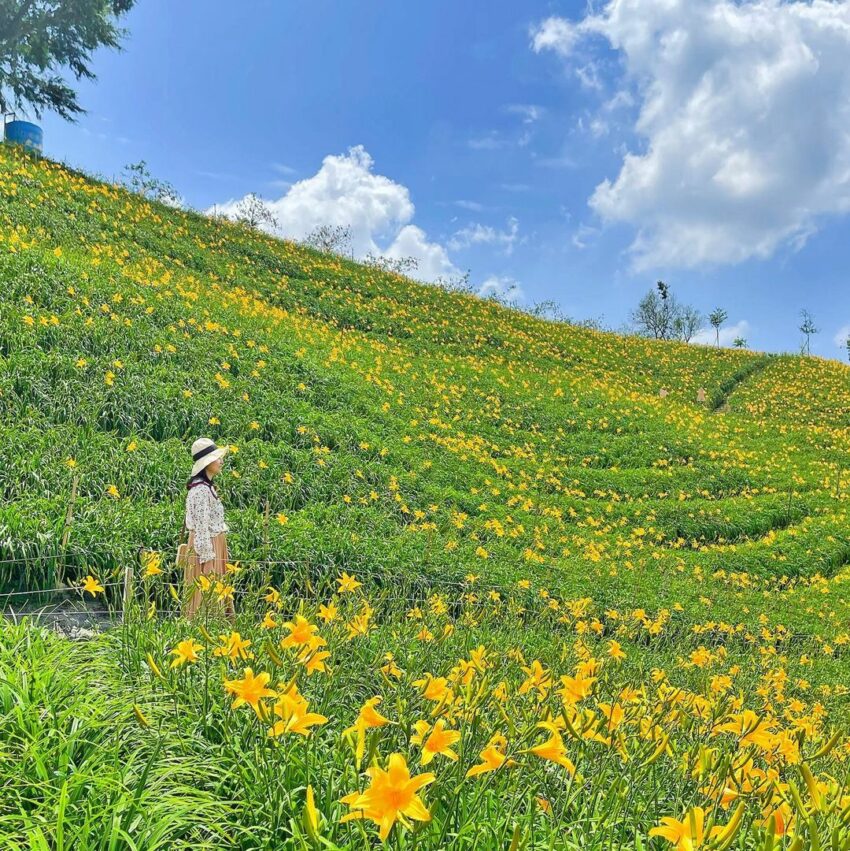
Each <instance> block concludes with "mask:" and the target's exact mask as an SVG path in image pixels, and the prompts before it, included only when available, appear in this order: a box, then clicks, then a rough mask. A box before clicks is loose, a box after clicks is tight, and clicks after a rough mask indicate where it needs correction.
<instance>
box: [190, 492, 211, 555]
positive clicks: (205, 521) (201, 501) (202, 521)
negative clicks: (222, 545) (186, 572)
mask: <svg viewBox="0 0 850 851" xmlns="http://www.w3.org/2000/svg"><path fill="white" fill-rule="evenodd" d="M186 499H187V502H188V504H189V509H190V512H191V518H192V524H193V527H194V528H193V531H194V533H195V539H194V547H195V553H196V554H197V556H198V561H199V562H200V563H201V564H206V563H207V562H208V561H213V560H214V559H215V548H214V547H213V542H212V533H211V531H210V518H211V507H212V500H213V499H215V497H214V496H213V495H212V493H211V491H210V489H209V488H207V487H203V486H200V487H195V488H192V490H190V491H189V496H188V497H187V498H186Z"/></svg>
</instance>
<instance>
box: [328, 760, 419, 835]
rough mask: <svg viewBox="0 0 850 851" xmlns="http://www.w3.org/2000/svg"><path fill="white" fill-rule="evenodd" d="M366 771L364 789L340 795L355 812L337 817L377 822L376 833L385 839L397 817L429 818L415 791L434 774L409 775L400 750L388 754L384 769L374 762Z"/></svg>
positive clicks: (403, 819)
mask: <svg viewBox="0 0 850 851" xmlns="http://www.w3.org/2000/svg"><path fill="white" fill-rule="evenodd" d="M366 774H367V775H368V776H369V778H370V780H371V781H372V782H371V784H370V785H369V787H368V788H367V789H366V791H365V792H362V793H361V792H354V793H352V794H351V795H346V796H345V797H344V798H343V799H342V803H343V804H345V805H346V806H348V807H350V808H351V809H352V810H355V812H353V813H349V814H348V815H346V816H343V817H342V819H340V821H350V820H351V819H360V818H363V819H369V820H370V821H373V822H375V824H377V825H378V826H379V829H378V835H379V836H380V837H381V841H385V840H386V838H387V837H388V836H389V834H390V831H391V830H392V828H393V825H394V824H395V823H396V822H397V821H399V822H401V823H402V824H404V825H405V826H409V821H408V820H409V819H412V820H413V821H430V820H431V814H430V813H429V812H428V810H427V808H426V807H425V805H424V804H423V803H422V800H421V798H420V797H419V795H418V794H417V792H418V791H419V790H420V789H422V788H423V787H425V786H427V785H428V784H429V783H433V781H434V775H433V774H430V773H429V774H419V775H417V776H416V777H411V776H410V770H409V769H408V767H407V762H406V761H405V758H404V756H403V755H402V754H400V753H394V754H391V755H390V758H389V760H388V762H387V768H386V770H384V769H382V768H381V767H380V766H379V765H373V766H372V767H371V768H369V769H367V771H366Z"/></svg>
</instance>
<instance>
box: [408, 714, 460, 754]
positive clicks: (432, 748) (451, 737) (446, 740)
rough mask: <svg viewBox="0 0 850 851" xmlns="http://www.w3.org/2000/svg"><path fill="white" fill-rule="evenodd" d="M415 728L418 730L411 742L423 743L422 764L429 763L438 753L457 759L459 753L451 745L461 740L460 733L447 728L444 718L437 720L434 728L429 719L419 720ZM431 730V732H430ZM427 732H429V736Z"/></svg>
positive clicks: (415, 743)
mask: <svg viewBox="0 0 850 851" xmlns="http://www.w3.org/2000/svg"><path fill="white" fill-rule="evenodd" d="M413 729H414V730H415V731H416V732H415V733H414V735H413V736H411V738H410V742H411V744H414V745H422V765H428V763H429V762H431V760H432V759H434V757H435V756H438V755H439V756H445V757H448V759H450V760H452V761H457V754H456V753H455V752H454V751H453V750H452V748H451V746H452V745H453V744H455V743H457V742H458V741H460V733H459V732H458V731H457V730H447V729H446V722H445V720H444V719H442V718H441V719H440V720H439V721H437V723H436V724H435V725H434V727H433V728H432V727H431V725H430V724H429V723H428V722H427V721H417V722H416V723H415V724H414V725H413ZM429 730H430V734H428V731H429ZM426 734H428V735H427V738H426Z"/></svg>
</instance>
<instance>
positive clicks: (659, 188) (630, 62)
mask: <svg viewBox="0 0 850 851" xmlns="http://www.w3.org/2000/svg"><path fill="white" fill-rule="evenodd" d="M802 5H803V4H799V3H791V4H783V5H780V4H779V3H778V0H754V2H752V3H750V4H748V6H747V7H741V6H739V5H737V4H735V3H733V2H732V0H687V2H686V0H678V2H673V3H672V4H671V3H670V2H668V0H665V2H663V3H662V2H661V0H609V2H607V3H598V4H596V6H597V7H598V8H597V11H596V12H595V13H593V14H591V13H588V9H587V5H586V3H585V2H584V0H580V2H560V3H552V2H535V0H530V1H529V2H525V3H522V4H518V3H515V2H506V0H467V2H464V3H457V2H442V0H429V2H404V3H397V2H396V3H391V2H374V3H354V2H348V0H336V1H335V2H328V0H325V1H324V2H322V0H319V2H310V3H304V2H297V3H296V2H283V0H280V2H276V1H275V0H257V1H256V2H252V3H238V4H235V3H229V2H222V0H182V2H180V3H174V2H173V1H171V0H139V2H138V5H137V7H136V8H135V9H134V10H133V11H132V12H131V14H130V15H129V16H128V17H127V18H126V19H125V26H126V27H127V29H128V32H129V34H128V37H127V39H126V41H125V45H124V48H125V49H124V51H123V52H121V53H116V52H101V53H98V54H97V56H96V59H95V63H94V70H95V71H96V73H97V75H98V81H97V82H96V83H93V84H89V83H85V84H81V86H80V99H81V101H82V103H83V105H84V106H85V107H86V108H87V110H88V113H87V115H85V116H83V117H82V118H81V119H80V120H79V122H78V123H77V124H75V125H73V124H68V123H65V122H63V121H61V120H60V119H58V118H56V117H54V116H49V115H47V116H44V118H43V120H42V122H41V123H42V124H43V126H44V129H45V152H46V154H47V155H48V156H50V157H52V158H54V159H59V160H64V161H67V162H68V163H70V164H72V165H74V166H77V167H80V168H83V169H85V170H87V171H92V172H96V173H99V174H101V175H104V176H106V177H108V178H112V177H113V176H115V177H117V176H119V175H120V173H121V170H122V167H123V166H124V165H125V164H127V163H130V162H136V161H138V160H140V159H144V160H146V161H147V162H148V164H149V167H150V169H151V171H152V172H153V173H154V174H155V175H157V176H159V177H162V178H165V179H167V180H169V181H171V182H172V183H173V184H174V185H175V186H176V188H177V189H178V191H179V192H180V193H181V195H182V196H183V198H184V199H185V200H186V202H187V203H188V204H190V205H191V206H193V207H196V208H199V209H206V208H209V207H210V206H212V205H214V204H217V205H225V208H226V205H227V203H228V202H232V201H234V200H236V199H239V198H241V197H242V196H244V195H245V194H246V193H248V192H252V191H253V192H256V193H258V194H260V195H262V196H263V197H265V198H267V199H269V200H270V201H272V202H275V204H278V202H279V206H277V207H276V209H277V210H278V211H279V213H280V218H281V219H282V221H283V222H284V225H283V228H284V229H285V230H286V231H287V232H288V233H291V234H292V235H294V236H299V235H303V232H304V229H305V228H307V227H308V225H309V224H311V223H315V222H318V221H324V220H330V221H336V222H338V223H342V222H346V223H347V221H348V220H349V219H350V220H351V223H352V224H353V225H354V226H355V231H356V234H357V239H356V242H357V248H358V253H361V254H362V253H364V252H365V250H366V249H367V247H368V248H369V249H370V250H377V251H386V252H388V253H390V254H392V253H396V254H399V253H405V251H406V250H407V249H410V251H409V253H417V252H420V253H421V257H422V260H423V266H424V267H425V269H426V270H431V272H432V275H431V276H432V277H433V274H434V273H435V271H434V270H439V271H441V272H446V273H448V272H449V271H451V270H455V271H457V270H466V269H469V270H470V272H471V280H472V282H473V283H474V284H475V285H476V286H482V285H484V286H485V289H493V288H495V289H499V288H504V287H507V286H510V285H511V283H515V284H516V286H517V287H518V289H517V290H516V291H515V292H517V293H519V294H520V297H521V298H522V300H523V301H524V302H525V303H526V304H534V303H536V302H540V301H543V300H548V299H553V300H555V301H557V302H558V303H559V304H560V305H561V306H562V308H563V310H564V311H565V312H566V313H568V314H569V315H571V316H574V317H576V318H584V317H604V319H605V321H606V322H607V323H608V324H610V325H612V326H614V327H618V326H620V325H621V324H622V323H623V322H624V321H625V320H626V319H627V318H628V315H629V312H630V310H631V309H632V307H633V306H634V305H635V303H636V302H637V301H638V299H639V298H640V296H641V295H642V294H643V293H644V292H645V291H646V290H647V289H648V288H649V287H650V286H651V285H652V284H653V283H654V282H655V280H656V279H657V278H659V277H661V278H663V279H664V280H666V281H667V282H668V283H669V284H670V285H671V286H672V287H673V289H674V291H675V292H676V293H677V294H678V295H679V297H680V298H681V299H683V300H685V301H689V302H691V303H693V304H695V305H696V306H697V307H699V308H700V309H701V310H703V311H704V312H707V311H709V310H710V309H711V308H713V307H715V306H717V305H722V306H724V307H725V308H726V310H727V311H728V313H729V325H730V331H729V338H730V339H731V336H733V335H734V333H736V332H741V333H743V336H745V337H746V338H747V340H748V342H749V344H750V346H751V347H752V348H758V349H765V350H772V351H780V350H796V349H798V348H799V344H800V334H799V332H798V331H797V326H798V325H799V311H800V309H801V308H802V307H807V308H808V309H810V310H811V311H812V313H813V314H814V316H815V319H816V321H817V323H818V325H819V327H820V328H821V329H822V330H821V333H820V334H818V335H817V337H816V338H815V340H814V343H813V351H814V352H816V353H818V354H822V355H824V356H828V357H839V358H842V359H845V360H846V352H843V351H842V350H841V349H839V348H838V346H837V344H836V342H835V340H834V337H835V335H836V334H838V333H839V332H840V331H841V329H842V328H844V327H845V326H850V288H848V287H847V286H846V283H845V281H844V277H845V274H846V269H847V266H848V263H847V260H848V247H847V246H848V245H850V222H848V219H847V217H846V211H847V210H850V186H848V179H850V178H848V176H847V169H848V165H847V164H848V163H850V147H848V146H850V143H848V142H847V140H846V139H844V136H845V135H846V134H845V132H844V130H843V129H842V128H843V127H846V123H845V122H844V119H845V118H847V115H846V114H845V110H848V112H850V71H848V70H844V66H845V65H846V64H847V63H846V62H845V60H844V57H845V56H846V55H847V54H846V48H847V47H848V45H847V44H846V43H844V42H842V38H846V36H841V35H840V34H838V33H839V32H840V27H838V26H837V24H839V23H841V22H847V23H850V9H848V6H850V4H848V3H845V2H838V3H834V4H827V5H829V6H830V7H831V8H829V9H827V10H821V11H818V12H817V14H815V12H814V11H812V10H810V11H809V12H808V13H807V14H802V13H801V12H802V10H800V9H790V10H787V7H789V6H791V7H800V6H802ZM786 10H787V11H786ZM780 15H783V16H785V17H784V19H783V20H781V21H780V20H779V18H778V16H780ZM837 17H838V18H840V19H841V20H837ZM780 23H781V24H782V26H780ZM750 39H752V40H753V43H747V42H748V40H750ZM742 41H743V42H744V43H743V45H742V43H741V42H742ZM753 44H757V47H755V48H754V46H753ZM812 57H817V60H816V61H814V60H813V59H812ZM357 146H361V147H360V148H358V147H357ZM845 148H846V149H845ZM352 149H354V151H352ZM328 157H330V158H331V159H330V161H329V162H326V158H328ZM299 181H300V182H301V183H300V184H299ZM606 181H607V183H606ZM293 184H295V185H296V188H295V189H293V186H292V185H293ZM340 193H341V194H342V195H343V196H344V197H339V196H340ZM843 333H844V332H842V334H843Z"/></svg>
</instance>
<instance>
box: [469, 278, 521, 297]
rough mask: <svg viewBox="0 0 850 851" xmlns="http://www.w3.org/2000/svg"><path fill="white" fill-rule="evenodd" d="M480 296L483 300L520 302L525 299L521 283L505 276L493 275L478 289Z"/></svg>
mask: <svg viewBox="0 0 850 851" xmlns="http://www.w3.org/2000/svg"><path fill="white" fill-rule="evenodd" d="M478 295H479V296H481V298H497V299H500V300H507V301H518V302H521V301H523V300H524V299H525V293H524V292H523V289H522V287H521V286H520V285H519V283H518V282H517V281H515V280H514V279H513V278H509V277H507V276H505V275H491V276H490V277H489V278H487V280H486V281H484V283H483V284H481V286H480V287H479V288H478Z"/></svg>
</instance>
